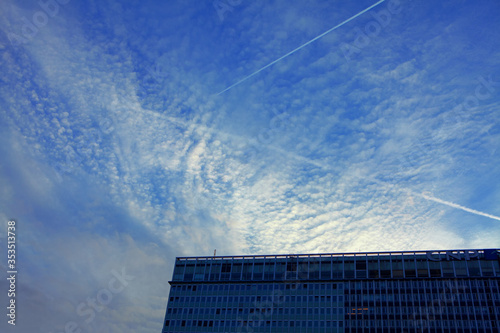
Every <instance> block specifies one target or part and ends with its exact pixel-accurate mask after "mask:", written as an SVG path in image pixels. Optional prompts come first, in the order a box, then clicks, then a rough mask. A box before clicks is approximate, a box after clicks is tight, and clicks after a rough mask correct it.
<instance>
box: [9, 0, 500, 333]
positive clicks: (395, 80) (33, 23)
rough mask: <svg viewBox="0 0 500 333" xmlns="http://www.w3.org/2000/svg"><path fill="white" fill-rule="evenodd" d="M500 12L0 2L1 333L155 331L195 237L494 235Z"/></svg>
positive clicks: (400, 4) (485, 241)
mask: <svg viewBox="0 0 500 333" xmlns="http://www.w3.org/2000/svg"><path fill="white" fill-rule="evenodd" d="M499 14H500V2H498V1H496V0H484V1H472V0H461V1H456V0H455V1H452V0H443V1H430V0H399V1H395V0H386V1H378V2H377V0H370V1H368V0H357V1H348V0H329V1H326V0H310V1H288V0H273V1H248V0H215V1H212V0H208V1H194V0H188V1H176V0H173V1H148V0H145V1H141V2H136V3H132V2H125V1H68V0H59V1H58V2H56V1H55V0H42V1H27V0H15V1H14V0H7V1H2V2H1V3H0V73H1V75H0V81H1V89H0V125H1V130H0V142H1V143H0V221H1V225H2V227H1V228H0V247H1V248H2V250H1V251H2V253H4V254H2V255H1V256H2V260H1V261H0V270H1V272H2V273H1V274H0V275H1V277H2V279H1V281H0V288H1V289H2V292H1V293H0V295H1V296H0V307H1V308H3V309H5V307H6V306H7V304H8V302H9V299H8V297H7V295H6V294H7V289H8V284H7V280H6V279H5V277H6V275H7V273H6V272H7V270H8V269H7V259H6V256H7V222H8V221H9V220H11V219H14V220H15V221H16V251H17V252H16V253H17V254H16V255H17V258H16V260H17V267H18V274H17V280H16V291H17V292H16V302H17V320H16V326H15V327H14V326H12V325H9V324H7V320H6V318H5V317H6V316H5V314H4V315H3V319H2V321H1V322H0V331H2V332H44V333H48V332H53V333H60V332H65V331H66V332H71V331H75V332H122V333H124V332H159V331H161V328H162V321H163V317H164V315H165V308H166V301H167V297H168V292H169V286H168V281H169V280H170V279H171V277H172V268H173V263H174V260H175V257H177V256H211V255H212V254H213V251H214V249H217V255H241V254H246V255H251V254H299V253H333V252H349V251H356V252H357V251H360V252H363V251H401V250H434V249H474V248H476V249H484V248H499V247H500V217H499V216H500V205H499V202H500V186H499V182H498V179H500V168H499V167H498V165H499V163H500V155H499V150H498V149H499V146H500V112H499V111H500V43H498V41H499V40H500V21H499V20H498V17H499ZM4 311H5V310H4Z"/></svg>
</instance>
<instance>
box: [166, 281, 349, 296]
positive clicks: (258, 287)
mask: <svg viewBox="0 0 500 333" xmlns="http://www.w3.org/2000/svg"><path fill="white" fill-rule="evenodd" d="M299 289H303V290H306V289H307V290H316V291H321V290H324V291H326V290H342V289H343V283H302V282H301V283H258V284H200V285H196V284H194V285H173V286H171V288H170V292H174V293H175V292H197V293H199V292H202V293H206V292H217V293H218V294H219V293H220V292H223V291H229V292H231V291H234V292H236V291H240V292H241V291H242V292H254V291H269V290H283V291H286V290H292V291H293V290H299Z"/></svg>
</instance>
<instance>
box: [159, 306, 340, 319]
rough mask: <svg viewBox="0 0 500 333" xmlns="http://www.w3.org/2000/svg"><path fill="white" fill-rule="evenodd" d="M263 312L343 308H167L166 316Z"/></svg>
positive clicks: (320, 311) (325, 312)
mask: <svg viewBox="0 0 500 333" xmlns="http://www.w3.org/2000/svg"><path fill="white" fill-rule="evenodd" d="M253 313H264V314H266V315H271V314H276V315H285V316H286V315H326V316H331V315H342V314H343V313H344V308H330V307H321V308H320V307H315V308H288V307H279V308H267V307H257V308H253V307H252V308H246V307H245V308H168V309H167V317H169V315H177V316H181V315H183V316H188V315H193V316H197V315H199V316H203V315H212V316H213V315H240V314H253Z"/></svg>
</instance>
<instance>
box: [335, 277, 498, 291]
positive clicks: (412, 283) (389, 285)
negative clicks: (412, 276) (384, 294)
mask: <svg viewBox="0 0 500 333" xmlns="http://www.w3.org/2000/svg"><path fill="white" fill-rule="evenodd" d="M344 284H345V289H347V290H363V289H365V290H384V289H398V288H406V289H410V288H413V289H441V290H443V289H444V290H464V289H466V288H482V289H484V288H493V289H496V290H498V289H497V288H499V280H469V279H454V280H448V279H446V280H394V281H384V280H380V281H350V282H344Z"/></svg>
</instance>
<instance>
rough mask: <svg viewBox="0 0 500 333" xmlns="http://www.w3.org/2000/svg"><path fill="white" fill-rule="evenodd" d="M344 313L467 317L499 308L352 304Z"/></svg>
mask: <svg viewBox="0 0 500 333" xmlns="http://www.w3.org/2000/svg"><path fill="white" fill-rule="evenodd" d="M345 311H346V314H348V315H375V316H386V315H412V316H415V317H421V318H427V317H432V316H440V315H445V316H448V315H451V316H452V315H464V316H465V317H467V315H468V316H469V317H471V316H481V315H488V314H489V315H491V316H493V317H494V316H495V312H496V313H497V315H498V314H500V308H498V307H496V308H495V307H487V306H469V307H466V306H443V305H436V306H430V307H423V306H422V307H418V306H416V307H413V306H407V307H405V306H402V307H399V306H383V307H368V306H357V307H356V306H354V307H346V310H345Z"/></svg>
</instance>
